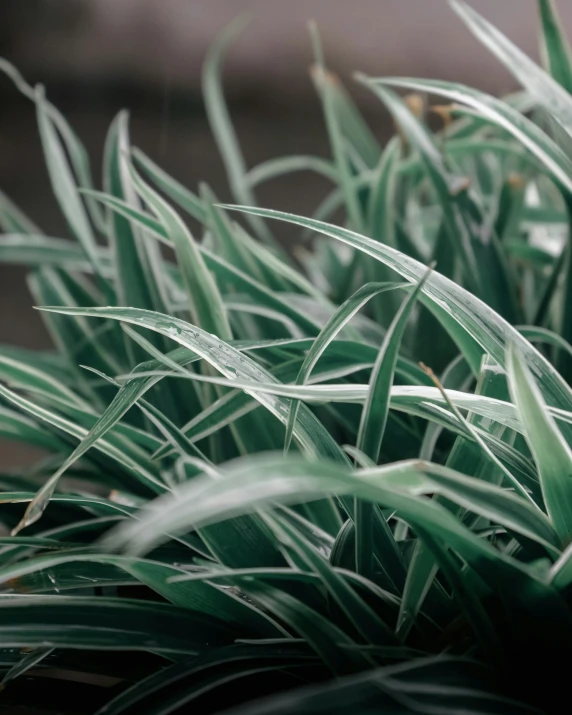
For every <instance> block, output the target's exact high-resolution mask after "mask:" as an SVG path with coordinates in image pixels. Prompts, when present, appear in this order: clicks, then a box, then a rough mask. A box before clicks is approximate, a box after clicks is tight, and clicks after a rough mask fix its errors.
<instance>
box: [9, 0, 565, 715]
mask: <svg viewBox="0 0 572 715" xmlns="http://www.w3.org/2000/svg"><path fill="white" fill-rule="evenodd" d="M454 7H455V10H456V11H457V12H458V13H459V15H460V16H461V17H462V18H463V20H464V21H465V22H466V23H467V25H468V26H469V27H470V28H471V29H472V30H473V31H474V32H475V34H476V35H477V36H478V37H479V38H480V39H482V40H483V42H484V43H485V44H486V45H487V46H488V47H489V48H490V49H491V50H492V51H493V52H494V53H495V54H496V55H497V56H498V57H499V59H500V60H501V61H502V62H503V63H504V64H505V66H506V67H508V69H510V70H511V71H512V72H513V73H514V75H515V76H516V77H517V79H518V80H519V81H520V82H521V83H522V85H523V87H524V90H523V92H520V93H518V94H514V95H511V96H510V97H507V98H505V99H503V100H498V99H495V98H493V97H491V96H488V95H486V94H483V93H482V92H479V91H476V90H474V89H470V88H468V87H465V86H462V85H458V84H451V83H446V82H438V81H429V80H414V79H396V78H385V79H374V78H369V77H364V76H359V77H358V81H359V83H360V84H361V85H363V86H364V87H365V88H366V89H368V90H370V91H372V92H373V93H374V94H376V95H377V96H378V97H379V99H380V100H381V101H382V103H383V104H384V105H385V107H386V108H387V109H388V110H389V111H390V113H391V114H392V115H393V117H394V119H395V123H396V126H397V130H398V131H397V134H396V136H395V137H394V138H393V139H392V140H391V141H390V142H389V143H388V144H387V145H386V146H385V147H383V148H382V147H381V146H380V144H379V143H378V141H377V139H376V138H375V136H374V135H373V134H372V133H371V131H370V130H369V129H368V128H367V125H366V124H365V122H364V121H363V119H362V117H361V115H360V113H359V112H358V110H357V108H356V106H355V105H354V104H353V102H352V100H351V99H350V97H349V95H348V94H347V93H346V91H345V90H344V89H343V87H342V85H341V84H340V82H339V81H338V80H337V79H335V78H334V77H333V76H332V75H331V74H329V73H328V72H327V70H326V68H325V64H324V59H323V57H322V53H321V48H320V46H319V42H318V40H317V36H315V37H314V44H315V52H316V65H315V69H314V72H313V79H314V81H315V84H316V87H317V89H318V93H319V96H320V99H321V102H322V105H323V110H324V116H325V121H326V127H327V131H328V135H329V138H330V142H331V157H330V158H327V159H325V158H320V157H315V156H293V157H283V158H280V159H275V160H272V161H269V162H266V163H264V164H262V165H260V166H257V167H254V168H253V169H247V167H246V165H245V162H244V160H243V157H242V154H241V152H240V148H239V144H238V141H237V137H236V135H235V133H234V131H233V128H232V125H231V122H230V118H229V113H228V111H227V107H226V105H225V101H224V97H223V93H222V89H221V79H220V75H221V67H222V63H223V58H224V53H225V50H226V48H227V46H228V44H229V42H230V40H231V38H232V30H231V31H229V32H228V33H226V34H225V35H224V36H223V37H222V38H221V39H220V40H219V41H218V42H217V43H216V44H215V46H214V47H213V49H212V51H211V53H210V55H209V57H208V59H207V62H206V65H205V71H204V93H205V101H206V106H207V110H208V114H209V118H210V121H211V124H212V129H213V132H214V135H215V139H216V141H217V143H218V145H219V147H220V150H221V154H222V157H223V160H224V162H225V165H226V168H227V170H228V176H229V182H230V187H231V189H232V191H233V194H234V197H235V200H236V202H237V204H240V205H242V207H241V208H239V209H238V210H237V207H230V206H221V205H220V204H219V203H218V201H217V198H216V196H215V195H214V194H213V192H212V190H211V189H210V188H208V187H207V186H201V187H200V190H199V192H198V193H192V192H191V191H190V190H188V189H187V188H185V187H184V186H182V185H181V184H180V183H178V182H177V181H176V180H175V179H173V178H172V177H170V176H168V175H167V174H166V173H165V172H164V171H162V170H161V169H160V168H159V167H158V166H157V165H156V164H155V163H154V162H153V161H152V160H151V159H150V158H149V157H147V156H145V155H144V154H143V153H142V152H141V151H139V150H137V149H135V148H133V147H132V146H131V144H130V139H129V129H128V121H127V117H126V115H125V114H120V115H119V116H118V117H117V119H116V120H115V121H114V122H113V124H112V126H111V128H110V130H109V134H108V137H107V141H106V146H105V158H104V177H103V191H96V190H95V189H94V183H93V181H92V178H91V174H90V169H89V162H88V160H87V156H86V153H85V150H84V149H83V147H82V145H81V143H80V141H79V139H78V138H77V136H76V135H75V134H74V132H73V131H72V129H71V128H70V126H69V125H68V124H67V122H66V120H65V119H64V118H63V116H62V115H61V114H60V113H59V112H58V110H57V109H56V108H55V107H54V106H53V105H52V104H50V103H49V102H48V100H47V99H46V98H45V95H44V92H43V90H42V88H33V87H31V86H29V85H28V84H27V83H26V82H25V80H24V79H23V78H22V77H21V76H20V75H19V74H18V73H17V71H16V70H15V69H14V68H13V67H12V66H11V65H9V64H8V63H6V62H3V63H2V65H1V67H2V69H3V70H4V72H5V73H7V74H8V75H9V76H10V77H11V78H12V79H13V81H14V82H15V84H16V85H17V86H18V88H19V89H20V90H21V91H22V92H23V93H24V94H25V95H27V96H28V97H29V98H30V99H31V100H32V101H33V102H34V105H35V109H36V112H37V118H38V126H39V132H40V136H41V140H42V146H43V150H44V153H45V159H46V164H47V168H48V172H49V175H50V179H51V183H52V186H53V190H54V194H55V197H56V200H57V202H58V203H59V206H60V208H61V210H62V212H63V215H64V216H65V219H66V221H67V224H68V226H69V233H70V237H71V238H73V239H74V241H69V240H64V239H62V238H53V237H49V236H46V235H45V234H44V233H43V232H42V231H41V230H40V229H39V228H38V227H37V226H36V225H35V224H34V223H33V222H32V221H31V220H30V219H28V218H27V217H26V216H24V215H23V213H22V212H21V211H20V210H19V209H18V208H17V207H16V206H14V205H13V203H11V202H10V200H9V199H8V198H7V197H2V199H1V206H0V221H1V224H2V227H3V229H4V232H5V233H4V235H2V237H1V238H0V260H2V261H3V262H5V263H20V264H25V265H28V266H29V267H30V273H29V285H30V289H31V292H32V294H33V296H34V301H35V303H36V305H38V306H43V307H42V316H43V318H44V320H45V323H46V326H47V328H48V330H49V332H50V334H51V336H52V338H53V343H54V348H55V349H54V350H51V351H47V352H30V351H26V350H23V349H20V348H17V347H8V346H2V348H1V349H0V375H1V377H2V380H3V384H2V385H0V399H1V406H0V433H1V434H2V436H9V437H10V438H12V439H13V438H16V439H19V440H21V441H23V442H25V443H28V444H32V445H35V446H39V447H42V448H44V449H46V450H47V451H48V452H49V456H48V457H47V458H45V459H43V460H41V461H40V462H39V463H38V464H36V465H35V466H34V467H33V468H31V469H28V470H24V471H20V472H19V473H17V474H11V473H3V474H2V475H1V477H0V488H1V494H0V502H1V508H0V518H1V520H2V524H3V525H4V526H5V527H6V531H5V533H6V534H10V535H9V536H8V535H6V536H2V537H1V538H0V584H1V585H2V589H3V592H2V594H1V595H0V638H1V642H2V647H1V650H0V661H1V667H2V669H3V674H4V675H3V682H2V685H3V687H4V691H3V693H2V695H1V696H0V698H2V699H3V702H4V703H6V704H8V705H9V704H10V703H17V704H19V705H23V704H28V705H32V706H39V705H41V706H42V707H43V708H44V709H45V710H48V711H50V712H52V711H53V712H58V713H68V712H69V713H79V712H82V713H84V712H85V713H93V712H96V711H97V712H98V713H100V714H101V715H103V714H104V713H105V714H106V715H112V714H113V715H118V714H119V713H127V714H129V713H136V712H145V713H148V714H149V713H154V714H157V715H158V714H159V713H160V714H161V715H166V714H167V713H173V712H190V711H191V710H193V711H195V712H201V713H210V712H219V711H222V710H225V711H226V710H227V709H229V708H230V709H231V710H232V712H236V713H239V712H240V713H260V714H262V713H291V712H296V713H308V714H310V713H311V714H312V715H314V714H317V713H328V714H329V713H346V712H350V711H351V709H352V708H353V709H357V711H359V712H360V713H374V712H395V713H397V712H399V713H409V712H422V713H435V712H439V713H460V712H463V713H472V712H474V713H482V712H487V713H498V714H499V715H500V714H501V713H503V714H504V713H523V712H530V711H532V710H534V709H536V711H538V710H547V711H550V712H561V711H562V706H561V703H560V702H559V700H558V698H563V697H564V698H565V697H566V694H567V681H566V678H562V677H560V673H561V672H562V670H563V666H565V665H566V664H567V663H568V662H569V658H570V656H571V649H572V547H571V546H570V541H571V535H572V486H571V481H570V480H571V479H572V451H571V450H572V427H571V425H572V390H571V388H570V386H569V379H570V375H571V365H572V363H571V355H572V348H571V347H570V344H569V339H570V333H571V332H572V320H571V314H570V310H571V306H572V300H571V296H572V263H571V260H570V256H571V253H570V240H569V229H570V209H571V207H572V198H571V197H572V153H571V151H570V149H571V146H572V145H571V136H572V96H571V94H570V92H572V62H571V60H570V53H569V50H568V46H567V43H566V40H565V38H564V35H563V33H562V31H561V27H560V24H559V21H558V17H557V14H556V10H555V7H554V5H553V3H552V2H549V1H548V0H539V9H540V18H541V29H542V33H541V36H542V43H543V51H544V52H543V54H544V61H545V66H546V69H541V68H540V67H538V66H537V65H536V64H534V63H533V62H532V61H531V60H529V59H528V58H527V57H525V56H524V55H523V54H522V53H521V52H520V50H518V48H516V47H515V46H514V45H513V44H512V43H511V42H510V41H509V40H508V39H507V38H505V37H504V36H502V35H501V34H500V33H499V32H498V31H497V30H495V29H494V28H493V27H492V26H490V25H489V24H488V23H487V22H486V21H485V20H484V19H483V18H481V17H480V16H479V15H477V14H476V13H475V12H474V11H472V10H471V9H470V8H469V7H468V6H466V5H465V4H464V3H460V2H455V3H454ZM392 88H400V89H406V90H408V91H412V92H414V93H415V94H414V95H410V96H408V97H405V98H401V97H400V96H399V95H398V94H397V93H395V92H394V91H393V89H392ZM424 95H431V96H440V97H442V98H444V99H445V101H446V104H445V105H443V104H437V105H435V104H434V106H433V107H432V108H433V109H434V110H435V111H437V112H438V113H439V114H440V116H441V117H442V119H443V120H444V125H443V127H442V128H441V129H439V130H437V131H431V130H430V129H429V128H428V123H427V117H426V116H425V112H424V110H423V107H422V102H421V101H420V97H422V96H424ZM300 170H307V171H316V172H319V173H320V174H322V175H323V176H324V177H326V178H327V179H328V180H329V181H330V182H331V183H332V185H333V188H332V192H331V193H330V194H329V195H328V197H327V198H326V200H325V201H324V203H323V204H322V205H321V206H319V207H318V208H317V211H316V215H315V216H314V217H311V218H302V217H299V216H293V215H289V214H285V213H281V212H280V211H275V210H264V209H261V208H257V207H256V199H255V189H256V187H257V185H259V184H260V183H261V182H264V181H268V180H271V179H274V178H277V177H280V176H281V175H283V174H285V173H287V172H292V171H300ZM175 207H176V208H175ZM338 209H342V210H343V214H344V220H343V221H341V222H340V224H341V225H333V224H329V223H325V222H324V221H325V220H327V219H328V218H330V217H331V216H332V215H333V213H334V212H335V211H337V210H338ZM274 219H280V220H282V221H285V222H288V223H289V224H290V226H291V228H292V230H293V231H294V230H295V229H296V227H298V228H299V229H302V230H303V232H304V236H305V238H306V240H307V241H308V246H311V247H312V248H311V249H310V248H308V247H305V249H304V250H303V251H302V250H300V251H299V253H298V255H297V259H298V261H297V262H296V261H294V259H293V258H292V257H291V256H289V255H288V254H287V253H285V251H284V250H283V249H282V248H281V247H280V246H279V244H278V243H277V242H276V240H275V239H274V238H273V234H272V225H273V220H274ZM344 222H345V223H344ZM432 264H435V266H432ZM428 266H429V268H428ZM420 361H423V363H424V364H420ZM425 365H429V366H430V367H429V368H427V367H425ZM436 375H438V377H436ZM48 669H49V671H48ZM54 670H55V671H60V672H61V674H62V677H64V678H65V677H66V673H67V674H68V675H69V671H74V672H75V674H76V677H74V678H73V679H72V678H68V681H67V682H66V683H65V685H64V686H62V683H61V681H59V682H58V681H56V686H54V680H53V679H49V678H46V677H44V676H45V674H46V673H47V672H50V673H52V674H53V672H54ZM86 673H89V674H91V676H92V680H91V681H88V680H86V678H85V674H86ZM544 673H548V674H549V675H548V676H546V675H544ZM78 674H80V677H78ZM17 676H20V677H17ZM93 678H95V679H93ZM254 701H256V702H254Z"/></svg>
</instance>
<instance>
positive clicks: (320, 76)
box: [310, 63, 341, 87]
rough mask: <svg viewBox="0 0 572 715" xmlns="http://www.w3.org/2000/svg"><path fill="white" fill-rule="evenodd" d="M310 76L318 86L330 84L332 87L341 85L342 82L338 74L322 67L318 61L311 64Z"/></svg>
mask: <svg viewBox="0 0 572 715" xmlns="http://www.w3.org/2000/svg"><path fill="white" fill-rule="evenodd" d="M310 77H311V78H312V81H313V82H315V84H316V85H318V86H324V85H326V84H329V85H330V87H339V86H340V84H341V82H340V79H339V77H338V76H337V75H336V74H334V73H333V72H332V71H331V70H329V69H326V68H325V67H320V65H319V64H317V63H315V64H313V65H311V66H310Z"/></svg>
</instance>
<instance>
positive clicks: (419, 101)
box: [403, 92, 425, 119]
mask: <svg viewBox="0 0 572 715" xmlns="http://www.w3.org/2000/svg"><path fill="white" fill-rule="evenodd" d="M403 102H404V104H405V106H406V107H407V108H408V109H409V111H410V112H411V114H413V115H414V116H415V117H417V119H423V117H424V116H425V99H424V98H423V97H422V96H421V95H420V94H418V93H417V92H412V93H411V94H406V95H405V96H404V97H403Z"/></svg>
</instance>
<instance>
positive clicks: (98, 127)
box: [0, 0, 572, 469]
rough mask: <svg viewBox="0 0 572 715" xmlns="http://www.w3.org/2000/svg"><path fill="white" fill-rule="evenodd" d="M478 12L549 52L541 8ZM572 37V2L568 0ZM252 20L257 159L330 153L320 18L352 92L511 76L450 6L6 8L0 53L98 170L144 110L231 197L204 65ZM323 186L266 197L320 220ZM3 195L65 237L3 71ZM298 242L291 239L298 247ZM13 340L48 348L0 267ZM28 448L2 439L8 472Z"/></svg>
mask: <svg viewBox="0 0 572 715" xmlns="http://www.w3.org/2000/svg"><path fill="white" fill-rule="evenodd" d="M471 4H472V6H473V7H474V8H475V9H476V10H478V11H479V12H480V13H482V14H483V15H485V17H487V18H488V19H489V20H490V21H491V22H492V23H494V24H495V25H496V26H497V27H498V28H499V29H500V30H502V31H503V32H504V33H506V34H507V35H509V37H510V38H511V39H512V40H513V41H515V42H516V43H517V44H518V45H519V46H520V47H521V48H522V49H524V50H525V51H526V52H527V53H529V54H530V55H531V56H533V57H535V58H538V48H537V17H536V13H537V10H536V0H504V1H503V0H472V2H471ZM559 6H560V11H561V15H562V18H563V20H564V23H565V25H566V26H567V27H569V28H570V30H572V2H570V0H560V2H559ZM242 15H244V16H246V17H248V18H249V19H250V22H249V24H248V25H247V27H246V29H245V30H244V31H243V33H242V35H241V36H240V38H239V40H238V41H237V42H236V43H235V44H234V45H233V47H232V50H231V51H230V53H229V56H228V60H227V64H226V68H225V87H226V95H227V100H228V102H229V106H230V110H231V113H232V116H233V119H234V121H235V125H236V127H237V131H238V134H239V137H240V140H241V142H242V147H243V151H244V153H245V156H246V159H247V161H248V163H249V165H251V166H252V165H254V164H256V163H258V162H260V161H263V160H265V159H268V158H270V157H273V156H279V155H284V154H291V153H311V154H318V155H324V156H327V153H328V147H327V140H326V136H325V132H324V130H323V125H322V117H321V112H320V106H319V103H318V100H317V98H316V97H315V94H314V91H313V86H312V83H311V81H310V79H309V76H308V67H309V65H310V64H311V62H312V55H311V49H310V42H309V36H308V31H307V22H308V20H310V19H313V20H315V21H316V22H317V24H318V27H319V30H320V33H321V36H322V40H323V43H324V48H325V52H326V59H327V63H328V65H329V66H330V68H332V69H333V70H334V71H336V72H337V73H338V74H339V75H340V76H341V77H342V78H343V80H344V81H345V82H346V83H347V84H348V85H349V86H350V87H351V85H352V81H351V76H352V73H353V72H354V71H355V70H361V71H364V72H366V73H369V74H373V75H391V74H399V75H418V76H424V77H435V78H440V79H447V80H455V81H460V82H465V83H470V84H473V85H474V86H476V87H479V88H481V89H484V90H486V91H490V92H493V93H495V94H500V93H505V92H507V91H510V90H512V89H514V88H515V84H514V81H513V80H512V78H511V77H510V76H509V75H508V74H507V73H506V72H505V71H504V70H503V69H502V68H501V67H499V65H498V63H497V62H496V60H495V59H494V58H493V57H492V56H491V55H490V54H489V53H488V52H487V51H486V50H485V49H484V48H483V47H482V46H481V45H480V44H479V43H478V42H477V41H476V40H475V39H474V38H473V36H472V35H471V34H470V33H469V31H468V30H466V29H465V27H464V25H463V24H462V22H461V21H460V20H459V19H458V18H457V16H456V15H455V13H454V12H453V11H452V10H451V9H450V7H449V4H448V2H447V0H351V1H350V0H288V1H287V2H279V1H278V0H0V55H1V56H3V57H5V58H7V59H8V60H10V61H11V62H12V63H14V64H15V65H16V66H17V67H18V68H19V69H20V71H21V72H22V73H23V74H24V76H25V77H26V78H27V79H28V80H29V81H30V82H32V83H36V82H40V83H42V84H44V85H45V86H46V88H47V93H48V96H49V98H50V99H51V100H52V101H53V102H54V103H55V104H56V105H57V106H58V107H59V108H60V109H61V110H62V111H63V112H64V114H65V115H66V116H67V118H68V120H69V121H70V122H71V124H72V125H73V126H74V128H75V129H76V130H77V132H78V133H79V135H80V136H81V137H82V139H83V141H84V142H85V144H86V146H87V148H88V151H89V153H90V156H91V158H92V162H93V164H92V168H93V170H94V174H95V176H98V175H99V172H100V160H101V153H102V146H103V142H104V138H105V133H106V130H107V127H108V126H109V123H110V121H111V120H112V118H113V117H114V115H115V114H116V112H117V111H118V110H119V109H121V108H124V107H127V108H129V109H130V111H131V117H132V137H133V141H134V143H135V144H137V145H139V146H141V147H142V148H143V149H144V150H145V151H146V152H147V153H148V154H149V155H150V156H151V157H152V158H153V159H154V160H155V161H157V162H158V163H159V164H161V165H162V166H163V167H164V168H165V169H166V170H167V171H169V172H170V173H172V174H173V175H174V176H176V177H177V178H178V179H179V180H181V181H183V182H184V183H186V184H187V185H189V186H190V187H191V188H193V189H195V188H196V186H197V184H198V182H199V181H206V182H207V183H209V184H210V185H211V186H212V187H213V189H214V190H215V192H216V193H217V195H218V196H219V197H220V198H228V194H227V190H226V181H225V178H224V173H223V168H222V164H221V162H220V159H219V157H218V154H217V151H216V148H215V145H214V142H213V140H212V138H211V135H210V131H209V128H208V124H207V120H206V115H205V111H204V107H203V104H202V101H201V95H200V73H201V65H202V61H203V59H204V56H205V53H206V50H207V48H208V46H209V44H210V43H211V42H212V40H213V38H214V37H215V36H216V34H217V33H218V32H219V31H220V30H221V29H222V28H223V27H224V26H225V25H226V24H227V23H228V22H230V21H231V20H233V19H235V18H236V17H238V16H242ZM354 96H355V98H356V100H357V101H358V103H360V105H362V106H363V108H364V112H365V113H366V116H367V118H368V119H369V121H370V123H371V126H372V128H373V129H374V131H375V132H376V133H378V134H379V135H380V136H381V137H383V136H384V135H387V134H388V132H389V131H390V130H391V126H390V123H389V121H388V119H387V116H386V115H385V114H384V112H383V110H382V109H381V107H380V106H378V105H377V104H376V100H375V99H374V98H373V97H372V96H370V95H368V93H367V92H366V91H364V90H360V89H359V88H357V87H356V88H355V91H354ZM324 188H325V187H324V186H323V185H322V184H321V182H320V180H319V179H318V178H316V177H313V176H310V175H300V174H296V175H295V176H294V177H293V178H292V179H288V180H286V179H284V180H280V181H276V182H270V183H269V184H268V185H267V186H266V187H265V188H264V191H260V192H259V200H260V203H261V204H262V205H266V206H271V207H276V208H277V207H281V208H286V209H289V210H295V211H300V212H304V211H311V210H312V208H313V207H315V205H316V203H317V202H318V201H319V200H320V198H321V197H322V196H323V193H324ZM0 189H2V190H3V191H5V192H6V193H7V194H8V195H9V196H10V197H11V198H12V199H13V200H14V201H16V203H17V204H19V205H20V206H21V207H22V208H23V209H24V210H25V211H26V212H27V213H28V214H29V215H30V216H31V217H32V218H33V219H34V220H35V221H36V222H37V223H38V224H39V225H40V226H41V227H42V228H43V229H44V230H45V231H46V232H48V233H50V234H51V235H56V236H57V235H60V236H61V235H65V226H64V225H63V222H62V220H61V217H60V216H59V214H58V211H57V208H56V205H55V202H54V201H53V200H52V195H51V191H50V188H49V185H48V181H47V175H46V171H45V168H44V165H43V160H42V156H41V150H40V145H39V141H38V139H37V131H36V126H35V117H34V111H33V107H32V105H31V103H30V102H29V101H28V100H26V99H24V98H22V97H21V96H20V95H19V93H18V92H17V90H16V89H15V88H14V87H13V85H12V84H11V83H10V81H9V80H7V79H6V78H4V77H0ZM286 238H287V237H286ZM0 343H16V344H19V345H22V346H26V347H31V348H42V347H46V346H49V338H48V336H47V334H46V332H45V330H44V329H43V326H42V323H41V320H40V319H39V316H38V314H37V313H36V312H34V311H33V310H32V308H31V297H30V296H29V294H28V292H27V288H26V284H25V271H24V270H20V269H17V268H13V267H7V266H0ZM22 459H24V454H23V452H22V450H18V449H16V448H11V447H10V448H8V447H7V446H5V445H3V444H0V464H1V466H0V469H3V468H8V467H12V466H16V465H17V464H19V463H20V461H21V460H22Z"/></svg>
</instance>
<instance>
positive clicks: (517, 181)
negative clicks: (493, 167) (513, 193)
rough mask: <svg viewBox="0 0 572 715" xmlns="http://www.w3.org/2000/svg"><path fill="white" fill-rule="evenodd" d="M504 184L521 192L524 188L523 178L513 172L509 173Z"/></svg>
mask: <svg viewBox="0 0 572 715" xmlns="http://www.w3.org/2000/svg"><path fill="white" fill-rule="evenodd" d="M506 183H507V184H508V185H509V187H510V188H511V189H516V190H521V189H524V187H525V181H524V178H523V177H522V176H521V174H517V173H516V172H515V171H513V172H511V173H510V174H509V175H508V178H507V180H506Z"/></svg>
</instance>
